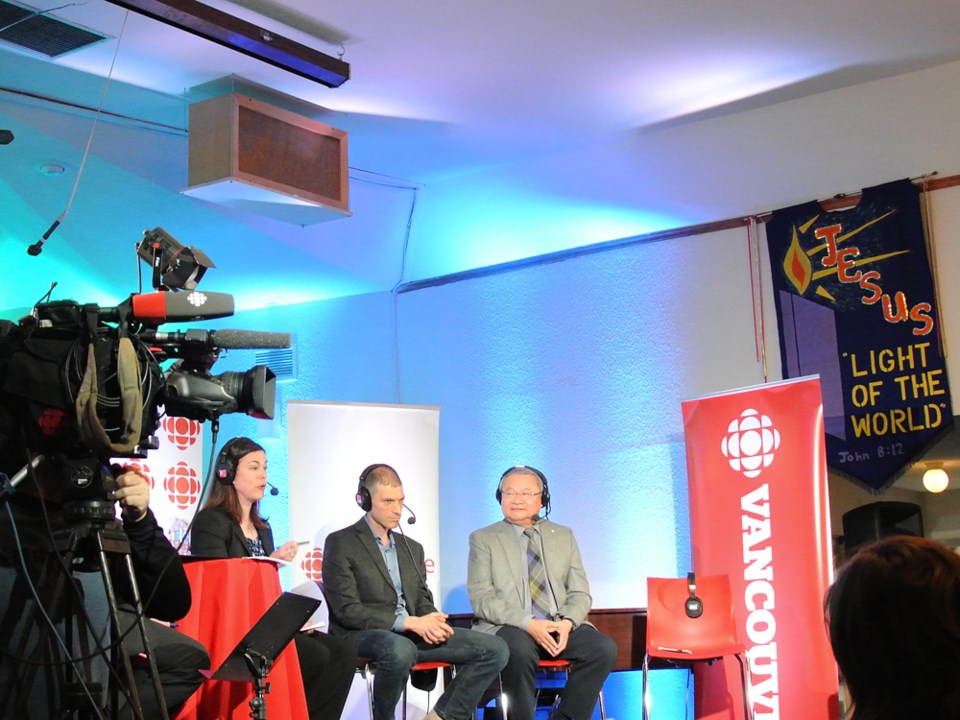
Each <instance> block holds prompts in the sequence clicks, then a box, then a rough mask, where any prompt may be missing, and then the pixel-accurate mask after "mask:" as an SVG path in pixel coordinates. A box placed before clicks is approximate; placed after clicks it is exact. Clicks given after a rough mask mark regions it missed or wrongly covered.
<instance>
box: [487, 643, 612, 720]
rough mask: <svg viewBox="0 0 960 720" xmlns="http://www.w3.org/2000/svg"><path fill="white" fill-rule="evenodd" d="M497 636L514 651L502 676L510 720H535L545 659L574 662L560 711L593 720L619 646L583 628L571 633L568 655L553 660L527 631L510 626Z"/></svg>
mask: <svg viewBox="0 0 960 720" xmlns="http://www.w3.org/2000/svg"><path fill="white" fill-rule="evenodd" d="M497 635H498V636H499V637H501V638H503V639H504V640H505V641H506V643H507V646H508V647H509V648H510V659H509V660H508V661H507V666H506V667H505V668H504V669H503V671H502V672H501V673H500V677H501V680H502V682H503V692H504V694H505V695H506V696H507V699H508V703H509V705H508V708H509V709H508V713H509V715H510V720H534V715H535V714H536V702H537V697H536V684H537V664H538V663H539V662H540V660H541V659H544V660H550V659H553V660H569V661H570V662H571V664H572V668H571V672H570V675H569V677H568V678H567V682H566V685H565V686H564V688H563V691H562V692H561V694H560V706H559V707H558V708H557V709H558V710H559V711H560V712H561V713H563V715H564V716H565V717H567V718H570V720H589V718H590V717H591V716H592V715H593V709H594V707H596V704H597V697H598V695H599V693H600V688H602V687H603V683H604V681H605V680H606V679H607V675H609V674H610V671H611V670H612V669H613V663H614V662H615V661H616V659H617V644H616V643H615V642H614V641H613V640H612V639H611V638H609V637H607V636H606V635H604V634H603V633H601V632H599V631H598V630H597V629H596V628H595V627H593V626H592V625H580V626H578V627H577V629H576V630H574V631H573V632H571V633H570V637H569V639H568V640H567V647H566V648H565V649H564V651H563V652H562V653H560V655H559V656H558V657H556V658H551V657H550V656H549V655H548V654H547V653H546V652H544V651H543V649H542V648H541V647H540V646H539V645H537V643H536V641H535V640H534V639H533V636H531V635H530V634H529V633H528V632H527V631H526V630H521V629H520V628H517V627H512V626H509V625H508V626H505V627H502V628H500V629H499V630H498V631H497Z"/></svg>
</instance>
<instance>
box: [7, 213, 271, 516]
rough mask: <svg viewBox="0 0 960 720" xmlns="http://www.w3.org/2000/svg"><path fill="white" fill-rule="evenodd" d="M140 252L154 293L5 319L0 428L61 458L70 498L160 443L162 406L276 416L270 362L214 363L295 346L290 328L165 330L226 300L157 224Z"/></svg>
mask: <svg viewBox="0 0 960 720" xmlns="http://www.w3.org/2000/svg"><path fill="white" fill-rule="evenodd" d="M137 255H138V256H139V257H140V258H141V259H142V260H144V261H145V262H147V263H148V264H149V265H150V266H151V267H152V269H153V286H154V291H153V292H148V293H136V294H132V295H130V296H129V297H128V298H127V299H126V300H124V301H123V302H122V303H120V304H119V305H117V306H115V307H101V306H99V305H97V304H92V303H86V304H83V303H78V302H75V301H73V300H62V301H53V302H40V303H37V304H36V305H35V306H34V308H33V311H32V312H31V314H30V315H28V316H27V317H24V318H22V319H21V320H20V321H19V323H16V324H14V323H11V322H9V321H0V406H2V407H0V409H2V411H3V414H4V415H6V416H7V417H6V420H7V421H6V422H0V432H5V433H9V431H10V430H14V429H15V430H16V431H17V435H19V437H18V438H17V440H18V441H19V443H20V444H21V446H25V447H26V448H28V449H29V450H30V451H32V452H34V453H41V454H43V455H44V456H45V457H46V458H47V459H48V461H56V460H55V459H57V458H59V461H56V462H57V464H59V465H60V466H62V470H63V473H64V475H65V478H64V480H65V482H64V487H63V490H64V494H65V495H66V496H69V497H71V498H77V499H87V498H96V497H98V496H101V495H103V494H104V491H103V487H102V485H103V482H102V479H101V476H102V475H103V469H104V466H105V464H106V462H107V461H108V460H109V459H110V458H117V457H145V456H146V453H147V452H148V451H149V450H151V449H155V448H156V447H157V438H156V437H155V436H154V433H155V431H156V429H157V427H158V425H159V422H160V418H161V415H162V414H163V413H165V414H167V415H171V416H175V417H185V418H190V419H194V420H197V421H200V422H203V421H205V420H212V421H215V422H216V421H218V419H219V417H220V416H221V415H224V414H227V413H234V412H243V413H246V414H248V415H252V416H254V417H260V418H272V417H273V412H274V402H275V393H276V387H275V385H276V376H275V374H274V373H273V372H272V371H271V370H270V368H268V367H267V366H265V365H257V366H254V367H252V368H250V369H249V370H246V371H243V372H224V373H222V374H220V375H213V374H211V372H210V371H211V368H212V366H213V364H214V363H215V362H216V361H217V359H218V358H219V357H220V353H221V351H222V350H227V349H234V348H236V349H252V348H285V347H290V334H289V333H271V332H255V331H245V330H216V331H212V330H209V331H208V330H197V329H191V330H187V331H186V332H179V331H178V332H161V331H160V330H159V329H158V328H159V327H160V325H162V324H164V323H169V322H193V321H198V320H209V319H214V318H222V317H228V316H230V315H232V314H233V312H234V304H233V297H232V296H231V295H228V294H226V293H216V292H204V291H201V290H198V289H197V283H198V282H199V280H200V278H201V277H202V276H203V274H204V273H205V271H206V270H207V269H208V268H211V267H214V265H213V263H212V262H211V261H210V259H209V258H208V257H207V256H206V255H205V254H204V253H203V252H201V251H200V250H198V249H196V248H192V247H185V246H183V245H181V244H180V243H179V242H177V241H176V240H175V239H174V238H173V237H171V236H170V235H169V234H168V233H166V232H165V231H164V230H163V229H162V228H155V229H154V230H149V231H145V232H144V238H143V240H142V241H141V242H140V243H139V245H138V246H137ZM3 425H12V426H14V427H12V428H11V427H3Z"/></svg>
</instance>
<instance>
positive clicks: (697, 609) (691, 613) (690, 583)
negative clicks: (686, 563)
mask: <svg viewBox="0 0 960 720" xmlns="http://www.w3.org/2000/svg"><path fill="white" fill-rule="evenodd" d="M687 590H689V592H690V596H689V597H688V598H687V600H686V602H684V603H683V611H684V612H685V613H686V614H687V617H688V618H694V619H695V618H698V617H700V616H701V615H703V600H701V599H700V598H698V597H697V576H696V574H694V573H692V572H688V573H687Z"/></svg>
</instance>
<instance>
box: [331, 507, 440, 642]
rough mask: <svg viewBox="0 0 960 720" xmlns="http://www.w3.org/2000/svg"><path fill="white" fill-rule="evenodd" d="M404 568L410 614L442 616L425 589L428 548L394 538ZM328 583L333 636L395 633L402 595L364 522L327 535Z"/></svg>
mask: <svg viewBox="0 0 960 720" xmlns="http://www.w3.org/2000/svg"><path fill="white" fill-rule="evenodd" d="M392 534H393V537H394V542H395V543H396V549H397V561H398V564H399V565H400V582H401V584H402V586H403V598H404V603H405V605H406V608H407V612H408V613H410V614H411V615H417V616H419V615H428V614H430V613H433V612H437V608H436V607H435V606H434V604H433V594H432V593H431V592H430V589H429V588H428V587H427V586H426V584H425V582H424V579H425V578H426V566H425V564H424V553H423V546H422V545H421V544H420V543H418V542H417V541H416V540H410V539H408V538H407V537H406V536H405V535H402V534H399V533H392ZM323 584H324V591H325V593H326V596H327V603H328V605H329V610H330V632H331V633H332V634H333V635H342V636H350V635H352V634H353V633H355V632H356V631H358V630H390V629H391V628H392V627H393V622H394V619H395V618H396V612H395V611H396V606H397V593H396V591H395V590H394V589H393V582H392V581H391V580H390V573H389V571H388V570H387V564H386V563H385V562H384V561H383V556H382V555H381V554H380V549H379V548H378V547H377V540H376V538H374V536H373V533H372V532H370V526H369V525H367V521H366V520H365V519H364V518H360V519H359V520H358V521H357V522H356V523H354V524H353V525H351V526H350V527H346V528H343V529H342V530H337V531H336V532H333V533H330V534H329V535H328V536H327V541H326V542H325V543H324V546H323Z"/></svg>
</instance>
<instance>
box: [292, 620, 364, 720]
mask: <svg viewBox="0 0 960 720" xmlns="http://www.w3.org/2000/svg"><path fill="white" fill-rule="evenodd" d="M294 642H295V643H296V646H297V655H299V656H300V674H301V675H303V687H304V690H305V692H306V696H307V713H308V714H309V716H310V720H338V718H339V717H340V716H341V715H342V714H343V706H344V705H345V704H346V702H347V695H349V694H350V685H351V684H352V683H353V676H354V675H355V674H356V672H357V653H356V651H355V650H354V649H353V643H351V642H348V641H346V640H344V639H343V638H338V637H334V636H333V635H328V634H327V633H324V632H311V633H303V632H301V633H297V635H296V636H295V637H294Z"/></svg>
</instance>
